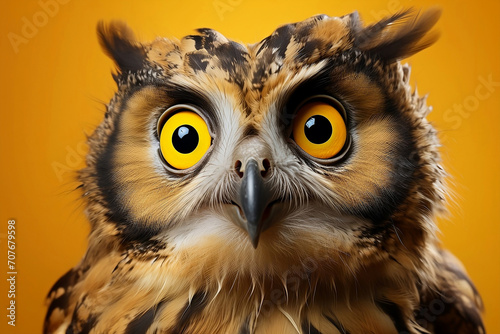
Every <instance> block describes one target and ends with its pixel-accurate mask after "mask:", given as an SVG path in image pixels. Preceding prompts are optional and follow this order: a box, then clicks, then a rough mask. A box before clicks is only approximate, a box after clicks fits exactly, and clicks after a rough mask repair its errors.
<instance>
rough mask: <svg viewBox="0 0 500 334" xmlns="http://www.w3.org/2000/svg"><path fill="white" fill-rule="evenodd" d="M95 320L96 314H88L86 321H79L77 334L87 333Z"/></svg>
mask: <svg viewBox="0 0 500 334" xmlns="http://www.w3.org/2000/svg"><path fill="white" fill-rule="evenodd" d="M96 322H97V316H96V315H90V316H89V317H88V319H87V321H86V322H85V323H83V324H82V323H81V322H80V326H81V330H80V332H79V334H89V333H90V331H91V330H92V328H94V326H95V324H96Z"/></svg>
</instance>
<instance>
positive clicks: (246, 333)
mask: <svg viewBox="0 0 500 334" xmlns="http://www.w3.org/2000/svg"><path fill="white" fill-rule="evenodd" d="M238 334H250V317H248V318H247V319H246V320H245V322H244V323H243V324H242V325H241V328H240V330H239V331H238Z"/></svg>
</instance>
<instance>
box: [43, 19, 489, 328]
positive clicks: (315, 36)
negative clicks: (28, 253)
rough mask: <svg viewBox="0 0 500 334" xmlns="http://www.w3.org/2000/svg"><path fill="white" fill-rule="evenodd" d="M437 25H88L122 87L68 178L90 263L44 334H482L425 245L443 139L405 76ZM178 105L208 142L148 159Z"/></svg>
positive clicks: (463, 287) (445, 268)
mask: <svg viewBox="0 0 500 334" xmlns="http://www.w3.org/2000/svg"><path fill="white" fill-rule="evenodd" d="M438 17H439V11H437V10H429V11H426V12H424V13H422V14H420V15H415V14H414V13H412V12H411V11H405V12H401V13H398V14H395V15H394V16H392V17H390V18H387V19H384V20H382V21H380V22H379V23H376V24H374V25H371V26H367V27H365V26H363V24H362V23H361V21H360V19H359V17H358V15H357V13H353V14H350V15H346V16H343V17H328V16H326V15H321V16H315V17H312V18H310V19H307V20H305V21H302V22H299V23H295V24H288V25H284V26H282V27H279V28H278V29H277V30H276V31H275V32H274V33H273V34H271V35H270V36H269V37H267V38H265V39H264V40H262V41H261V42H260V43H257V44H253V45H242V44H239V43H236V42H233V41H231V40H229V39H227V38H225V37H224V36H222V35H221V34H220V33H218V32H216V31H213V30H210V29H200V30H199V31H198V32H199V34H198V35H193V36H187V37H185V38H183V39H182V40H180V41H178V40H174V39H165V38H158V39H156V40H154V41H153V42H150V43H142V42H138V41H136V40H135V39H134V36H133V34H132V33H131V31H130V30H129V28H127V27H126V26H125V25H124V24H122V23H116V22H115V23H111V24H109V25H104V24H100V25H99V27H98V34H99V38H100V42H101V45H102V46H103V48H104V50H105V52H106V53H107V54H108V55H109V56H110V57H112V58H113V59H114V60H115V62H116V65H117V67H118V71H117V73H116V74H115V76H114V77H115V80H116V81H117V84H118V91H117V93H116V95H115V96H114V98H113V99H112V100H111V102H110V103H109V105H108V106H107V110H106V113H105V116H104V120H103V122H102V123H101V124H100V125H99V126H98V127H97V129H96V130H95V132H94V133H93V135H92V136H91V137H90V138H89V153H88V155H87V166H86V167H85V168H84V169H83V170H81V171H80V175H79V179H80V181H81V183H82V186H81V189H82V191H83V198H84V200H85V201H86V205H87V216H88V219H89V221H90V223H91V232H90V236H89V246H88V250H87V253H86V254H85V256H84V258H83V259H82V261H81V262H80V263H79V264H78V265H77V266H76V267H75V268H73V269H71V270H70V271H69V272H68V273H67V274H66V275H64V276H63V277H62V278H61V279H60V280H59V281H58V282H57V283H56V284H55V285H54V287H53V288H52V290H51V291H50V293H49V296H48V299H49V301H48V303H49V310H48V312H47V317H46V321H45V329H44V332H45V333H241V334H244V333H255V334H262V333H311V334H312V333H323V334H327V333H337V334H338V333H342V334H346V333H351V334H354V333H414V334H416V333H458V334H465V333H484V332H485V331H484V327H483V325H482V321H481V316H480V311H481V308H482V304H481V299H480V297H479V295H478V292H477V291H476V289H475V288H474V285H473V284H472V282H471V281H470V280H469V278H468V277H467V274H466V273H465V270H464V269H463V268H462V266H461V265H460V263H459V262H458V260H456V259H455V258H454V257H453V256H452V255H451V254H450V253H448V252H446V251H445V250H443V249H441V248H440V246H439V242H438V240H437V237H436V225H435V217H436V215H437V214H439V213H440V212H443V211H444V210H445V209H444V204H445V195H446V188H445V185H444V177H445V172H444V171H443V169H442V167H441V166H440V156H439V152H438V146H439V143H438V140H437V136H436V131H435V130H434V128H433V127H432V126H431V124H429V122H428V121H427V120H426V119H425V116H426V115H427V114H428V113H429V111H430V108H429V107H428V106H427V105H426V102H425V97H424V98H421V97H419V96H418V94H417V92H416V91H415V92H412V89H411V87H410V85H409V75H410V68H409V66H408V65H402V64H401V63H400V62H399V61H400V60H401V59H403V58H405V57H408V56H410V55H412V54H414V53H415V52H418V51H420V50H421V49H423V48H425V47H427V46H429V45H430V44H432V42H434V41H435V39H436V35H435V34H433V33H432V32H431V33H429V30H430V29H431V28H432V26H433V25H434V23H435V22H436V21H437V19H438ZM311 97H313V100H314V101H316V102H318V101H319V102H318V103H322V104H325V103H326V104H328V105H333V106H334V107H335V108H336V110H337V111H338V112H339V115H340V118H339V119H341V120H343V122H344V123H345V128H346V131H347V136H346V139H345V143H344V142H341V145H340V146H339V147H342V148H341V149H340V151H339V152H338V153H336V154H335V155H333V156H331V157H327V158H324V157H320V158H318V157H315V156H312V155H310V154H309V153H307V151H306V149H304V148H303V147H302V146H300V145H299V144H298V136H297V135H296V134H295V132H293V131H295V130H294V129H295V125H294V124H295V122H297V120H296V119H297V117H296V116H297V114H298V113H299V112H301V111H300V110H298V109H300V108H301V107H300V106H302V105H304V104H305V105H306V106H308V105H307V103H309V102H308V101H312V100H311ZM314 101H313V102H314ZM325 101H327V102H325ZM176 106H181V107H179V108H180V109H183V108H184V109H186V108H187V110H188V111H190V112H191V113H194V114H197V115H198V116H200V117H201V118H200V119H202V121H201V122H205V123H206V125H207V128H208V131H209V138H210V141H209V143H208V145H209V146H210V147H209V148H208V149H207V151H206V153H205V154H204V155H203V157H202V158H201V159H199V161H198V162H196V163H195V164H194V165H193V166H191V167H188V168H185V169H184V168H182V169H181V168H175V167H174V166H173V165H172V164H171V163H170V162H169V161H168V159H169V158H170V157H169V156H165V152H164V151H165V149H164V148H163V146H161V145H160V142H161V140H162V139H161V133H162V131H166V130H162V129H164V126H165V125H164V123H165V122H167V121H168V120H169V119H171V118H172V119H173V116H172V115H176V113H177V111H169V110H175V108H177V107H176ZM186 106H187V107H186ZM172 107H173V109H172ZM299 107H300V108H299ZM184 109H183V110H184ZM166 110H167V111H166ZM162 115H163V116H162ZM340 122H341V123H342V121H340ZM165 124H166V123H165ZM292 128H293V129H292ZM178 129H179V128H178ZM298 129H299V130H300V129H301V127H300V126H299V127H298ZM184 130H185V131H187V130H186V129H184ZM184 130H183V131H184ZM299 130H297V131H299ZM176 131H177V130H176ZM304 131H305V130H304ZM335 131H336V130H335ZM179 133H180V132H179ZM186 133H187V132H186ZM313 135H314V134H313ZM179 136H180V135H179ZM172 138H173V137H172ZM172 138H170V139H172ZM180 138H182V137H180ZM167 139H169V138H167ZM172 140H173V139H172ZM342 143H344V144H343V146H342ZM165 159H166V160H167V161H166V160H165ZM254 189H257V190H255V191H256V192H257V195H255V192H254ZM249 198H250V199H249ZM253 215H255V217H253Z"/></svg>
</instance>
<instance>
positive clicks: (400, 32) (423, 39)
mask: <svg viewBox="0 0 500 334" xmlns="http://www.w3.org/2000/svg"><path fill="white" fill-rule="evenodd" d="M440 16H441V10H440V9H439V8H436V7H435V8H430V9H428V10H426V11H425V12H422V13H416V14H415V12H414V10H413V9H411V8H410V9H407V10H404V11H401V12H399V13H396V14H394V15H393V16H391V17H388V18H385V19H383V20H381V21H380V22H377V23H375V24H373V25H370V26H368V27H366V28H362V29H359V28H358V29H356V30H355V31H354V45H355V46H356V47H357V48H358V49H360V50H361V51H365V52H369V53H373V54H377V55H378V56H379V57H381V58H383V59H386V60H388V61H397V60H401V59H403V58H406V57H409V56H411V55H413V54H415V53H417V52H419V51H421V50H423V49H425V48H427V47H429V46H431V45H432V44H433V43H434V42H436V41H437V39H438V37H439V34H438V33H437V32H435V31H434V32H429V31H430V30H431V29H432V27H433V26H434V25H435V24H436V22H437V21H438V19H439V17H440Z"/></svg>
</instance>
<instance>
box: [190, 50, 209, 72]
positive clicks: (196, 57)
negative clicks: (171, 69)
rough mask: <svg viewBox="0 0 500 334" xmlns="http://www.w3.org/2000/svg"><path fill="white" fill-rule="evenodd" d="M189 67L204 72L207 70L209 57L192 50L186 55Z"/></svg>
mask: <svg viewBox="0 0 500 334" xmlns="http://www.w3.org/2000/svg"><path fill="white" fill-rule="evenodd" d="M186 58H187V61H188V64H189V67H191V68H192V69H194V71H195V72H196V71H202V72H205V71H206V70H207V66H208V62H209V57H207V55H205V54H201V53H197V52H192V53H189V54H187V55H186Z"/></svg>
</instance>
